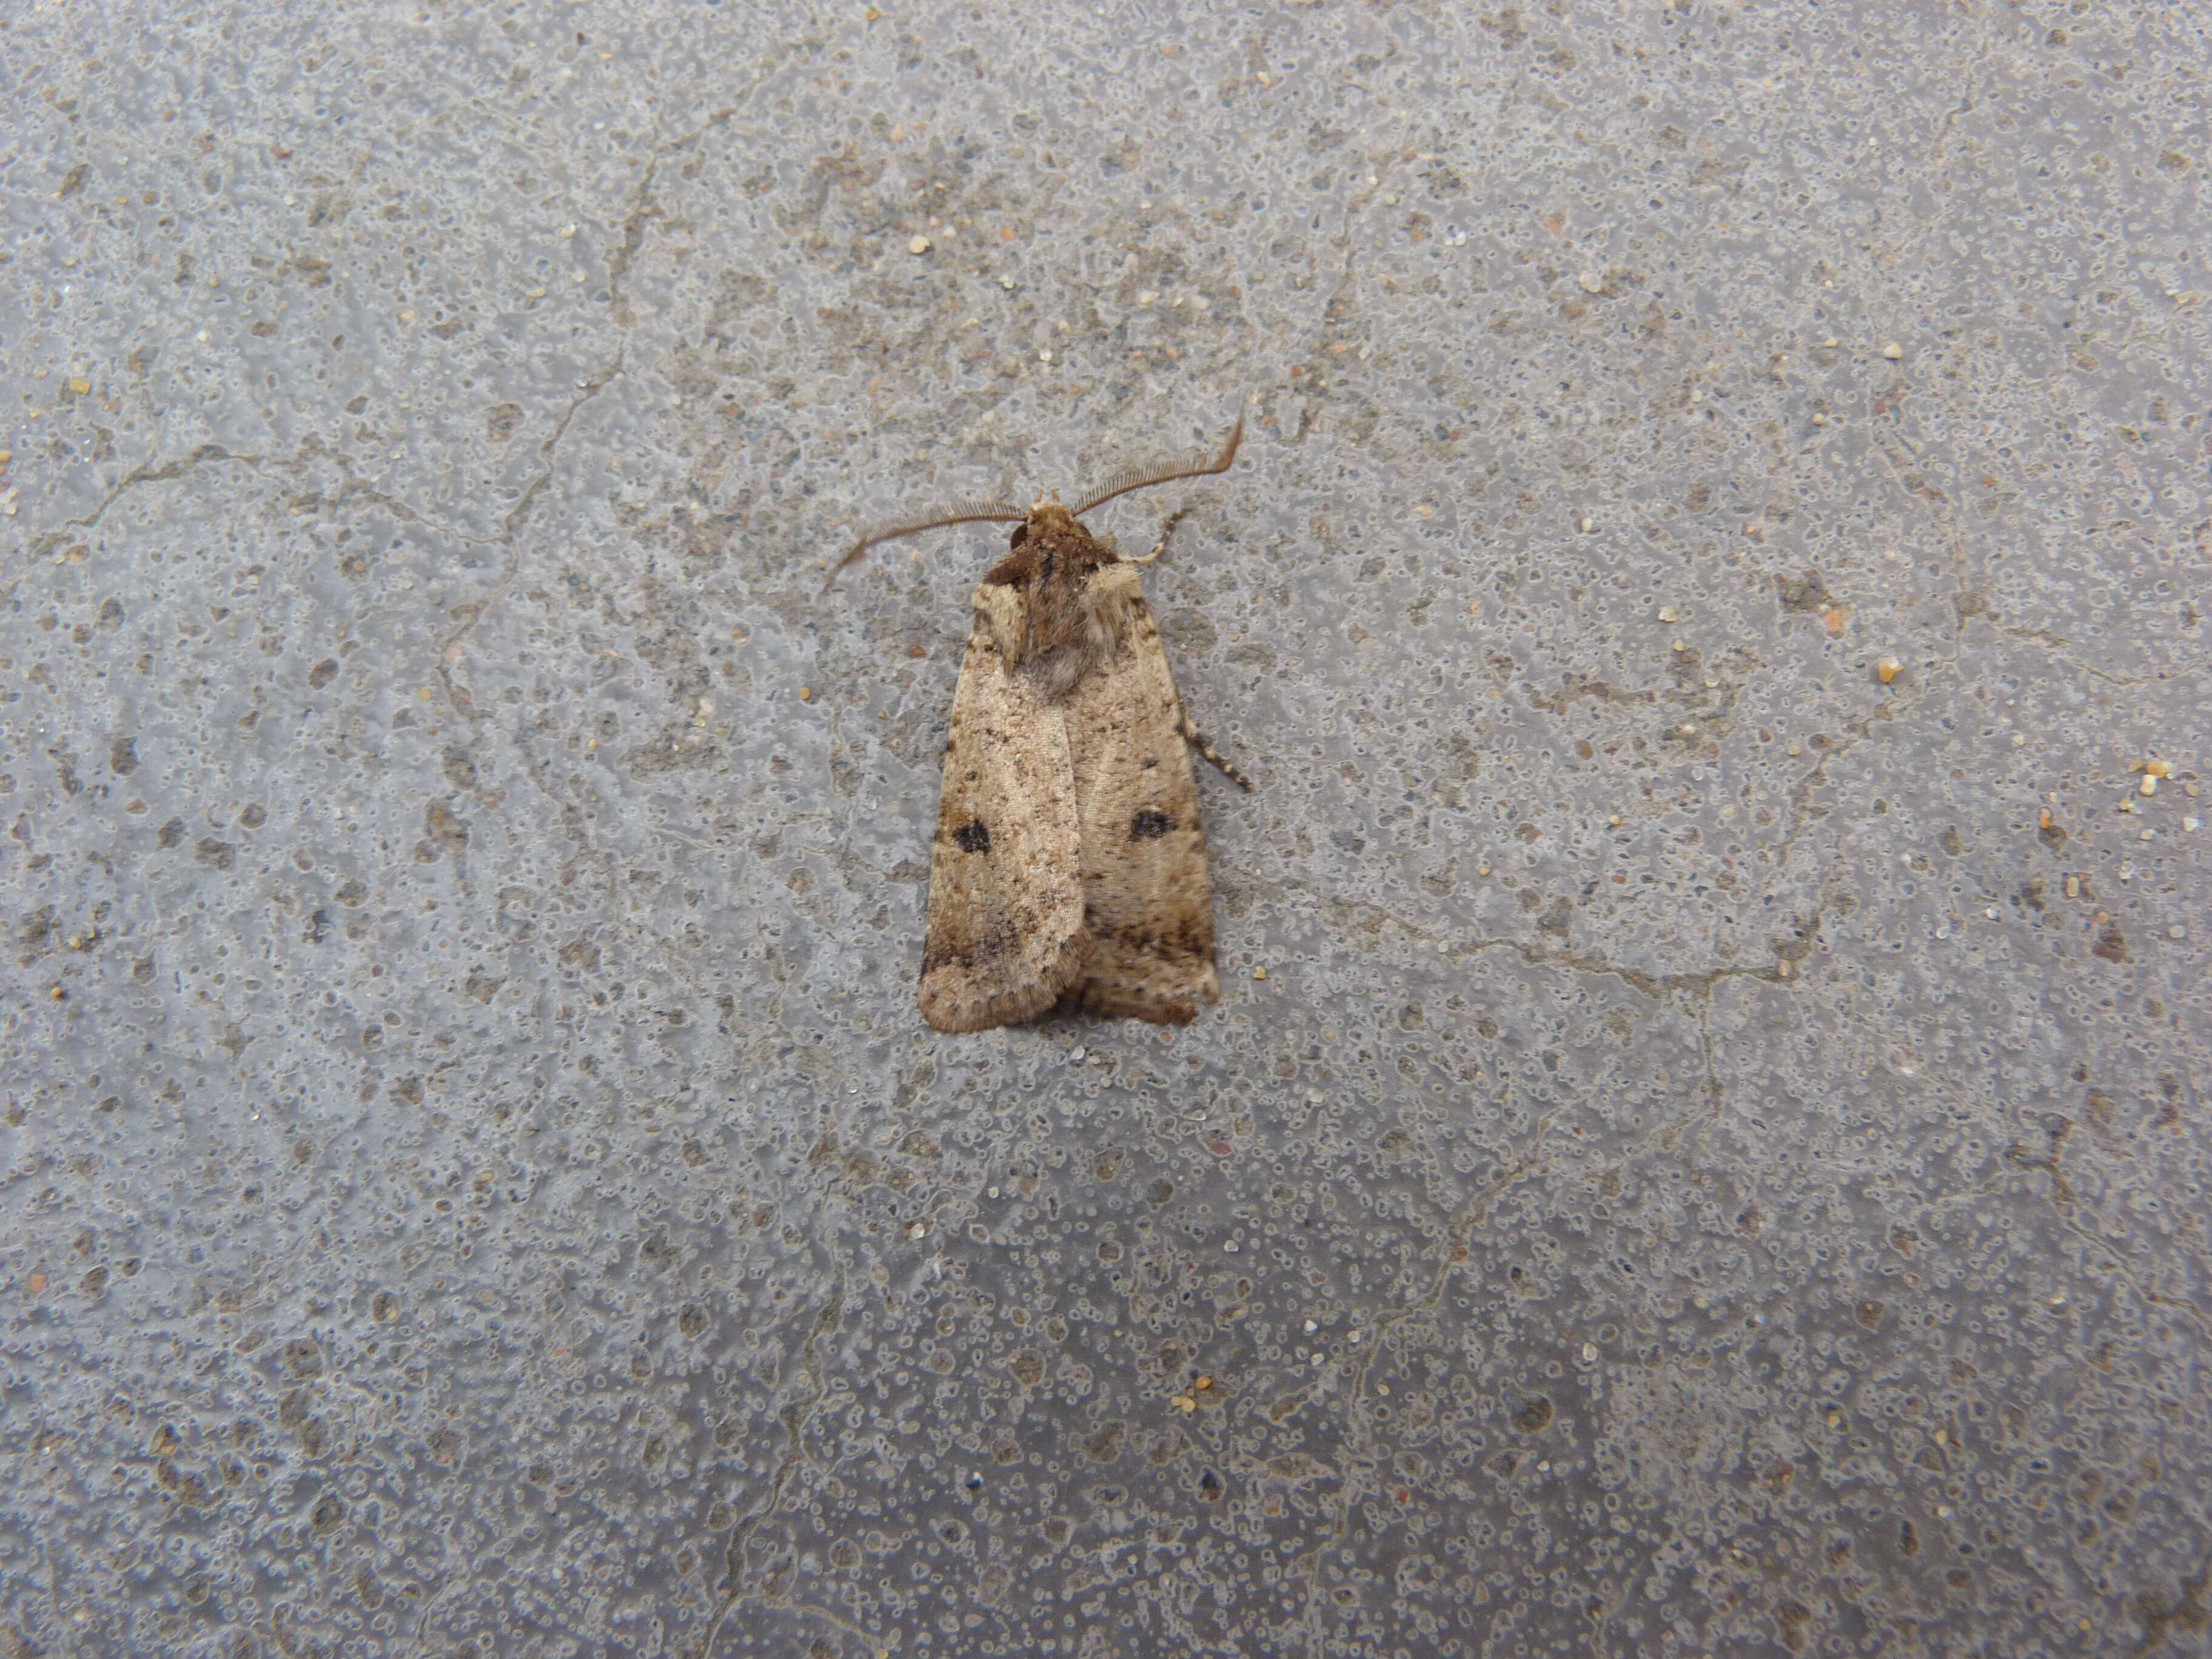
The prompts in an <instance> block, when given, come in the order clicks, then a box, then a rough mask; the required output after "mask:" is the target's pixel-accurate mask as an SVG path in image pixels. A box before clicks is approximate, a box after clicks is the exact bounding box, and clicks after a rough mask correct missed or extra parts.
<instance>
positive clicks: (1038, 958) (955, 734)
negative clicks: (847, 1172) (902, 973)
mask: <svg viewBox="0 0 2212 1659" xmlns="http://www.w3.org/2000/svg"><path fill="white" fill-rule="evenodd" d="M1010 604H1011V605H1013V606H1015V607H1018V606H1019V605H1020V595H1019V592H1018V590H1016V589H1012V588H1008V587H1004V586H994V585H992V584H988V583H987V584H985V585H984V586H981V587H979V588H977V589H976V590H975V627H974V629H973V630H972V631H971V632H970V633H969V636H968V654H967V656H966V657H965V658H964V659H963V660H962V662H961V665H960V684H959V688H958V689H957V690H956V691H955V692H954V693H953V695H952V724H951V734H950V738H949V741H948V742H947V743H946V744H945V783H944V790H943V793H941V794H940V795H939V797H938V803H937V842H936V846H935V847H934V848H933V851H932V853H931V855H930V863H929V932H928V935H927V939H925V940H924V941H923V944H922V951H921V995H920V997H919V1001H920V1002H921V1016H922V1018H924V1019H926V1020H927V1021H928V1022H929V1023H930V1024H932V1025H933V1026H935V1027H936V1028H937V1029H938V1030H940V1031H980V1030H984V1029H985V1028H987V1027H988V1026H993V1025H1004V1024H1008V1023H1009V1022H1011V1021H1014V1020H1021V1019H1027V1018H1030V1016H1031V1015H1033V1014H1038V1013H1042V1012H1044V1010H1046V1009H1047V1008H1049V1007H1051V1006H1052V1005H1053V1004H1054V1002H1056V1001H1058V1000H1060V994H1061V993H1063V992H1064V991H1066V989H1067V988H1068V987H1069V986H1070V985H1071V984H1073V982H1074V981H1075V977H1076V975H1078V974H1079V972H1080V971H1081V969H1082V967H1083V957H1084V953H1085V951H1086V950H1087V949H1088V947H1089V943H1090V941H1089V939H1088V938H1087V937H1086V935H1085V933H1084V929H1083V877H1082V832H1081V829H1080V828H1079V823H1078V820H1077V817H1076V802H1075V786H1074V775H1073V766H1072V765H1071V763H1070V762H1069V758H1068V748H1067V722H1066V718H1065V716H1064V715H1063V714H1062V712H1061V710H1060V708H1059V707H1058V706H1056V705H1054V704H1053V703H1051V702H1048V701H1047V700H1046V699H1045V698H1044V697H1043V696H1042V695H1041V694H1040V693H1039V692H1038V691H1037V690H1036V689H1035V688H1034V687H1032V686H1031V685H1030V683H1029V681H1028V678H1027V677H1026V676H1024V675H1020V674H1009V673H1008V672H1007V671H1006V665H1005V663H1004V661H1003V660H1002V659H1001V658H1000V654H999V644H998V641H999V640H1000V639H1002V638H1014V639H1018V638H1019V637H1020V630H1019V629H1018V627H1014V628H1012V629H1011V631H1010V629H1009V621H1010V619H1009V618H1008V617H1006V616H1004V615H1001V614H1000V613H1001V612H1003V611H1006V608H1007V606H1008V605H1010ZM1012 620H1015V621H1018V617H1017V618H1013V619H1012Z"/></svg>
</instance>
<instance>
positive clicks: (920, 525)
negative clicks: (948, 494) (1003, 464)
mask: <svg viewBox="0 0 2212 1659" xmlns="http://www.w3.org/2000/svg"><path fill="white" fill-rule="evenodd" d="M1028 517H1029V514H1028V513H1024V512H1023V511H1022V509H1021V508H1019V507H1009V506H1007V505H1006V502H1004V501H958V502H955V503H954V504H953V506H952V507H951V508H950V509H949V510H948V511H946V512H944V513H939V514H937V515H936V516H935V517H934V518H928V519H914V520H908V521H907V522H905V523H902V524H887V525H879V526H877V527H876V528H875V529H873V530H871V531H869V532H867V533H866V535H864V536H862V537H861V538H860V540H858V541H856V542H854V544H853V546H852V550H851V551H850V552H848V553H847V554H846V555H845V556H844V557H843V558H842V559H840V560H838V561H837V562H836V564H834V565H832V566H831V567H830V569H829V578H828V580H825V581H823V584H822V586H823V587H825V588H826V587H828V586H829V583H830V582H834V581H836V580H837V573H838V572H839V571H840V570H842V569H843V568H845V567H846V566H847V565H848V564H850V563H852V562H853V561H854V560H855V559H857V558H859V557H860V556H861V555H862V554H864V553H866V551H867V550H869V549H870V548H872V547H873V546H874V545H875V544H877V543H878V542H888V541H896V539H897V538H900V537H901V536H918V535H920V534H921V532H923V531H925V530H939V529H942V528H943V527H944V526H946V525H949V524H976V523H979V522H981V521H983V520H990V521H993V522H995V523H999V524H1005V523H1008V522H1018V521H1020V520H1024V519H1026V518H1028Z"/></svg>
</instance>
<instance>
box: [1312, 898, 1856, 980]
mask: <svg viewBox="0 0 2212 1659" xmlns="http://www.w3.org/2000/svg"><path fill="white" fill-rule="evenodd" d="M1283 885H1284V886H1285V888H1286V889H1288V890H1291V891H1303V892H1304V893H1306V894H1307V895H1308V896H1310V897H1312V898H1315V899H1316V900H1318V901H1319V902H1320V903H1321V904H1322V907H1323V908H1325V909H1329V910H1334V911H1337V912H1340V913H1347V914H1348V913H1358V914H1360V915H1364V916H1365V917H1366V918H1368V919H1370V920H1373V921H1375V929H1376V930H1377V931H1379V929H1380V928H1381V927H1382V926H1383V925H1384V924H1388V925H1389V926H1392V927H1396V928H1397V929H1398V930H1399V931H1400V932H1401V933H1404V934H1406V935H1407V937H1408V938H1410V939H1415V940H1418V941H1419V942H1420V943H1422V944H1424V945H1428V946H1429V947H1430V949H1431V950H1432V951H1436V952H1437V954H1438V955H1440V956H1442V957H1443V958H1444V959H1445V960H1446V961H1448V962H1449V963H1451V964H1452V965H1453V966H1454V967H1457V966H1459V965H1460V964H1461V963H1462V962H1463V961H1464V960H1466V959H1467V958H1468V957H1478V956H1481V955H1483V954H1485V953H1486V952H1487V951H1512V952H1513V953H1514V954H1515V955H1516V956H1518V957H1520V958H1521V959H1522V961H1523V962H1525V963H1528V965H1529V966H1530V967H1532V968H1562V969H1567V970H1569V971H1571V972H1573V973H1578V974H1607V975H1612V976H1613V978H1615V979H1618V980H1620V981H1621V982H1622V983H1623V984H1625V985H1626V986H1628V987H1630V988H1631V989H1632V990H1635V991H1637V992H1638V993H1640V994H1643V995H1644V996H1647V997H1650V998H1651V999H1652V1000H1655V1001H1656V1000H1661V999H1662V998H1664V997H1666V996H1668V995H1669V994H1672V993H1674V992H1676V991H1682V990H1687V991H1691V992H1692V993H1699V992H1709V991H1711V988H1712V987H1714V986H1715V985H1717V984H1718V983H1719V982H1720V981H1723V980H1727V979H1763V980H1768V981H1773V982H1775V983H1777V984H1788V983H1790V982H1791V981H1792V980H1793V978H1794V977H1795V976H1794V975H1792V974H1791V973H1790V971H1789V970H1788V969H1785V968H1784V967H1783V966H1782V965H1781V963H1785V962H1794V961H1796V960H1798V959H1800V958H1802V956H1804V955H1805V954H1807V953H1808V952H1809V951H1810V949H1811V945H1810V943H1809V941H1808V943H1807V944H1806V945H1805V946H1804V947H1803V948H1802V949H1801V950H1800V951H1798V952H1797V953H1796V955H1795V956H1791V955H1787V954H1784V953H1783V952H1781V951H1778V952H1777V953H1776V954H1777V962H1776V963H1775V965H1772V966H1768V967H1748V966H1737V967H1717V968H1701V969H1696V970H1695V971H1692V972H1688V973H1678V974H1651V973H1647V972H1645V971H1644V969H1640V968H1630V967H1626V966H1624V965H1623V964H1622V963H1617V962H1613V961H1611V960H1609V959H1608V958H1607V957H1603V956H1601V955H1600V954H1599V953H1597V952H1596V951H1568V950H1553V949H1549V948H1547V947H1546V946H1544V945H1539V944H1536V943H1535V942H1534V941H1533V940H1529V939H1517V938H1515V937H1513V936H1512V935H1510V934H1504V935H1500V936H1498V937H1496V938H1492V939H1461V940H1457V941H1455V940H1453V939H1450V938H1449V937H1448V936H1447V935H1444V934H1443V933H1437V932H1435V931H1433V930H1432V929H1430V928H1426V927H1422V926H1421V925H1420V924H1419V923H1418V922H1414V921H1407V919H1406V918H1405V917H1403V916H1401V915H1398V914H1397V913H1396V912H1395V911H1393V910H1389V909H1386V908H1383V906H1381V905H1379V904H1368V903H1355V902H1351V901H1347V900H1341V899H1330V898H1328V896H1325V895H1322V894H1319V893H1316V892H1315V891H1314V890H1313V889H1312V888H1311V887H1310V886H1307V885H1306V884H1304V883H1301V882H1285V883H1284V884H1283ZM1837 896H1838V895H1836V894H1833V893H1829V894H1824V895H1823V896H1821V898H1820V900H1819V901H1818V902H1816V903H1815V904H1814V907H1813V909H1812V911H1811V913H1810V914H1809V915H1808V916H1807V917H1806V919H1805V920H1804V921H1803V922H1802V924H1800V925H1798V927H1796V932H1798V933H1801V934H1806V935H1810V936H1813V937H1817V935H1818V933H1819V930H1820V923H1821V922H1822V921H1823V920H1825V918H1826V915H1827V911H1828V908H1829V906H1830V905H1831V904H1832V902H1834V900H1835V898H1836V897H1837ZM1376 919H1379V920H1376Z"/></svg>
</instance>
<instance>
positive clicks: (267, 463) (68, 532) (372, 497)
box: [25, 433, 490, 562]
mask: <svg viewBox="0 0 2212 1659" xmlns="http://www.w3.org/2000/svg"><path fill="white" fill-rule="evenodd" d="M313 460H324V461H327V462H329V463H330V464H331V465H333V466H335V467H337V470H338V471H339V473H340V474H341V475H342V476H343V478H344V480H345V482H344V483H343V485H341V486H340V488H339V489H338V491H337V494H336V495H331V496H328V497H325V496H324V495H321V494H320V493H319V492H317V493H316V494H314V495H312V496H301V497H297V498H295V502H296V501H306V502H307V504H308V505H309V506H312V507H325V506H327V507H338V506H341V505H343V503H345V502H346V501H349V500H351V499H352V498H353V497H355V496H356V495H358V496H362V497H365V498H366V499H368V501H373V502H374V503H375V504H376V505H378V506H380V507H385V508H386V509H387V510H389V511H390V512H391V513H392V515H393V516H394V517H396V518H398V519H399V520H402V521H403V522H404V523H407V524H427V525H429V526H431V527H432V528H433V529H435V530H436V531H437V532H439V533H440V534H441V535H443V536H446V537H447V538H451V539H453V540H454V541H458V542H460V543H463V544H468V545H483V544H485V543H486V542H487V541H488V540H489V539H490V538H486V537H481V536H471V535H469V534H467V533H466V532H463V531H458V530H453V529H451V528H449V527H447V526H443V525H440V524H438V523H437V522H436V521H435V520H432V519H430V518H429V517H428V515H426V514H424V513H420V512H417V511H416V509H415V508H414V507H410V506H409V505H408V504H407V503H406V502H404V501H401V500H399V499H398V497H397V496H395V495H391V494H389V493H388V492H386V491H385V490H383V489H379V488H378V487H377V486H376V485H374V484H372V483H368V482H366V481H365V480H363V479H362V477H359V476H358V475H357V474H356V472H355V471H354V465H353V461H352V459H350V458H349V456H348V455H347V454H346V453H344V452H343V450H337V449H332V448H331V447H329V446H328V445H327V444H325V443H324V442H323V441H322V440H321V439H320V438H319V437H318V436H316V435H314V434H313V433H309V434H308V435H307V437H305V438H303V439H301V441H300V444H299V447H297V448H295V449H294V450H293V452H292V453H290V454H289V455H258V454H252V453H240V452H239V451H237V450H232V449H226V448H224V447H222V445H221V444H216V443H205V444H201V445H199V446H198V447H197V448H195V449H193V450H192V451H191V452H190V453H187V454H185V455H181V456H179V457H178V458H176V459H173V460H167V461H144V462H142V463H140V464H139V465H137V466H134V467H132V468H131V471H128V472H126V473H125V474H124V475H123V477H120V478H118V479H117V480H116V482H115V483H113V484H112V485H111V486H110V487H109V489H108V491H107V493H106V495H103V496H101V497H100V501H99V502H98V503H97V504H96V505H95V506H94V507H93V509H92V510H91V511H90V512H89V513H80V514H79V515H78V516H77V517H76V518H74V519H68V520H64V521H63V522H62V523H61V524H59V525H57V526H55V527H54V528H52V529H51V530H46V531H42V532H40V533H39V534H38V535H37V536H35V537H33V538H32V539H31V541H30V543H29V544H28V545H27V548H26V550H25V557H26V558H27V560H28V561H30V562H37V561H38V560H40V559H42V558H44V557H46V556H47V555H49V554H51V553H52V552H53V551H54V550H56V549H57V548H58V547H60V546H62V545H63V544H64V543H66V542H68V541H69V540H70V538H71V537H72V536H73V535H75V534H76V533H77V532H82V531H87V530H90V529H92V528H93V527H94V526H96V525H97V524H99V522H100V520H101V519H102V518H104V517H105V516H106V513H107V509H108V508H110V507H113V506H114V505H115V503H116V502H117V501H120V500H121V499H122V498H123V497H124V496H125V495H128V494H129V493H131V491H132V490H135V489H138V488H140V487H141V486H142V485H145V484H152V483H173V482H175V481H176V480H177V479H179V478H183V477H189V476H191V474H192V473H194V472H197V471H198V470H199V469H200V468H201V467H203V466H215V465H225V464H228V465H234V466H243V467H246V468H248V469H251V470H257V471H258V469H260V468H262V467H271V468H275V469H276V470H277V471H291V470H294V469H296V468H299V467H302V466H305V465H307V464H308V463H309V462H310V461H313Z"/></svg>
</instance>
